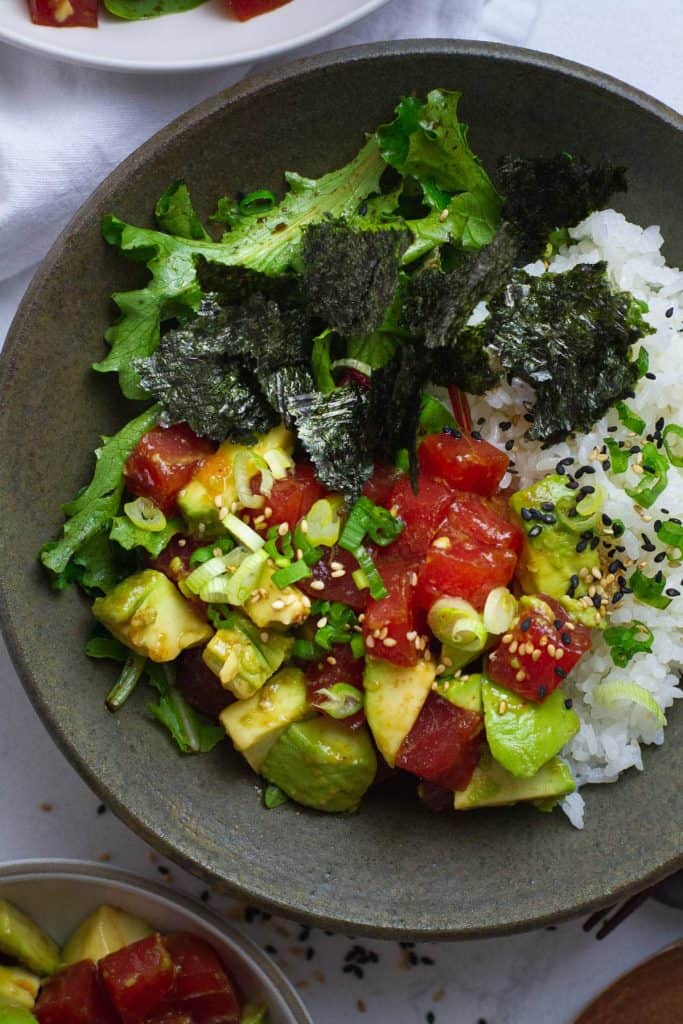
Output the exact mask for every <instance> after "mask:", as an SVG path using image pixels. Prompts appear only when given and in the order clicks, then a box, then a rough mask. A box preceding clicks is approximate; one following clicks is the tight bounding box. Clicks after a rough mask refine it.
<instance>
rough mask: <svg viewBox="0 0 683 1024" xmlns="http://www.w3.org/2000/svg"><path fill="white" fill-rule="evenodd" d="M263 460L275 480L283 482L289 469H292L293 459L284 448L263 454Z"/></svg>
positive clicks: (272, 449) (273, 449)
mask: <svg viewBox="0 0 683 1024" xmlns="http://www.w3.org/2000/svg"><path fill="white" fill-rule="evenodd" d="M263 458H264V461H265V462H266V463H267V465H268V469H269V470H270V472H271V473H272V474H273V477H274V479H275V480H284V479H285V477H286V476H287V474H288V473H289V471H290V469H294V459H293V458H292V457H291V455H288V454H287V452H286V451H285V450H284V448H271V449H270V451H267V452H264V453H263ZM269 493H270V492H269Z"/></svg>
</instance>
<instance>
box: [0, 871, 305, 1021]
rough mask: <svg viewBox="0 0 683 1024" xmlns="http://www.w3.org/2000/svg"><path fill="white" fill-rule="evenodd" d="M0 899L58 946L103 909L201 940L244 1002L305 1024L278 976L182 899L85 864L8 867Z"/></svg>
mask: <svg viewBox="0 0 683 1024" xmlns="http://www.w3.org/2000/svg"><path fill="white" fill-rule="evenodd" d="M5 899H6V900H10V901H11V902H12V903H14V904H15V906H17V907H19V908H20V909H21V910H23V911H24V912H25V913H27V914H29V915H30V916H31V917H32V918H33V919H34V920H35V921H37V922H38V924H39V925H40V926H41V927H42V928H45V929H46V931H47V932H48V934H50V935H51V936H52V937H53V938H54V939H55V940H56V941H57V942H59V943H62V942H64V941H65V940H66V939H67V938H68V936H69V935H70V934H71V932H73V930H74V929H75V928H76V927H77V926H78V925H79V924H80V923H81V921H83V919H84V918H86V917H87V916H88V914H91V913H92V912H93V911H94V910H96V909H97V908H98V907H99V906H102V904H103V903H108V904H111V905H113V906H115V907H120V908H121V909H122V910H126V911H127V912H128V913H130V914H135V915H137V916H138V917H142V918H143V919H144V920H145V921H148V922H149V923H150V924H151V925H152V927H153V928H157V929H158V930H159V931H161V932H170V931H189V932H192V933H193V934H195V935H200V936H201V937H202V938H204V939H206V940H207V942H210V943H211V945H212V946H213V947H214V949H215V950H216V951H217V952H218V953H219V955H220V957H221V959H222V961H223V963H224V964H225V966H226V968H227V970H228V972H229V974H230V977H231V978H232V979H234V981H235V982H236V983H237V985H238V986H239V988H240V990H241V991H242V992H243V993H244V996H245V998H247V999H248V1000H249V1001H250V1002H254V1003H266V1005H267V1006H268V1007H269V1010H270V1018H269V1019H270V1021H272V1024H312V1022H311V1018H310V1017H309V1015H308V1013H307V1011H306V1010H305V1008H304V1006H303V1004H302V1002H301V1000H300V999H299V997H298V995H297V994H296V992H295V991H294V989H293V988H292V986H291V985H290V983H289V982H288V981H287V979H286V978H285V976H284V975H283V974H282V973H281V971H280V970H279V969H278V968H277V967H276V966H275V965H274V964H273V963H272V962H271V961H270V960H269V959H268V957H267V956H266V955H265V954H264V953H263V952H262V951H261V950H260V949H259V947H258V946H256V945H255V944H254V943H253V942H252V941H251V939H247V938H246V937H245V936H244V935H241V934H240V933H239V932H238V931H237V930H236V929H234V928H231V927H230V926H229V925H227V924H225V923H224V922H223V921H221V920H220V919H219V918H218V917H216V916H215V915H214V914H211V913H209V912H208V911H207V910H205V909H204V907H200V906H198V905H197V904H196V903H194V902H193V901H192V900H189V899H188V898H187V897H186V896H181V895H180V894H179V893H172V892H169V891H168V889H162V888H160V886H158V885H154V884H153V883H152V882H147V881H146V880H145V879H143V878H136V877H135V875H130V874H128V873H127V872H125V871H118V870H115V869H113V868H102V867H98V866H96V865H94V864H89V863H88V862H87V861H78V860H54V861H53V860H27V861H15V862H14V863H12V864H0V900H5Z"/></svg>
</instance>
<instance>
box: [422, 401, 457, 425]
mask: <svg viewBox="0 0 683 1024" xmlns="http://www.w3.org/2000/svg"><path fill="white" fill-rule="evenodd" d="M444 427H451V428H457V423H456V422H455V418H454V416H453V414H452V413H451V412H449V410H448V409H447V408H446V406H445V405H444V404H443V402H441V401H440V400H439V399H438V398H436V397H435V396H434V395H429V394H427V393H426V392H425V393H424V394H423V395H422V398H421V399H420V420H419V430H420V433H422V434H440V433H441V431H442V430H443V428H444Z"/></svg>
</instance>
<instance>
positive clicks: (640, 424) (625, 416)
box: [614, 402, 645, 434]
mask: <svg viewBox="0 0 683 1024" xmlns="http://www.w3.org/2000/svg"><path fill="white" fill-rule="evenodd" d="M614 408H615V409H616V410H617V415H618V416H619V419H620V420H621V422H622V423H623V424H624V426H625V427H626V428H627V429H628V430H631V431H632V432H633V433H634V434H642V433H643V431H644V430H645V420H644V419H642V418H641V417H640V416H639V415H638V413H637V412H634V411H633V409H629V407H628V405H627V404H626V402H617V403H616V404H615V406H614Z"/></svg>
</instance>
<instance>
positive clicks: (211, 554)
mask: <svg viewBox="0 0 683 1024" xmlns="http://www.w3.org/2000/svg"><path fill="white" fill-rule="evenodd" d="M234 547H235V542H234V540H233V539H232V537H217V538H216V539H215V541H214V542H213V543H212V544H207V545H206V546H205V547H203V548H197V549H196V550H195V551H193V552H192V554H191V555H190V562H189V565H190V569H196V567H197V566H198V565H203V563H204V562H208V561H209V559H210V558H216V557H218V556H217V555H216V554H215V552H216V551H217V550H219V551H222V552H223V554H224V555H227V554H228V552H229V551H232V549H233V548H234Z"/></svg>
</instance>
